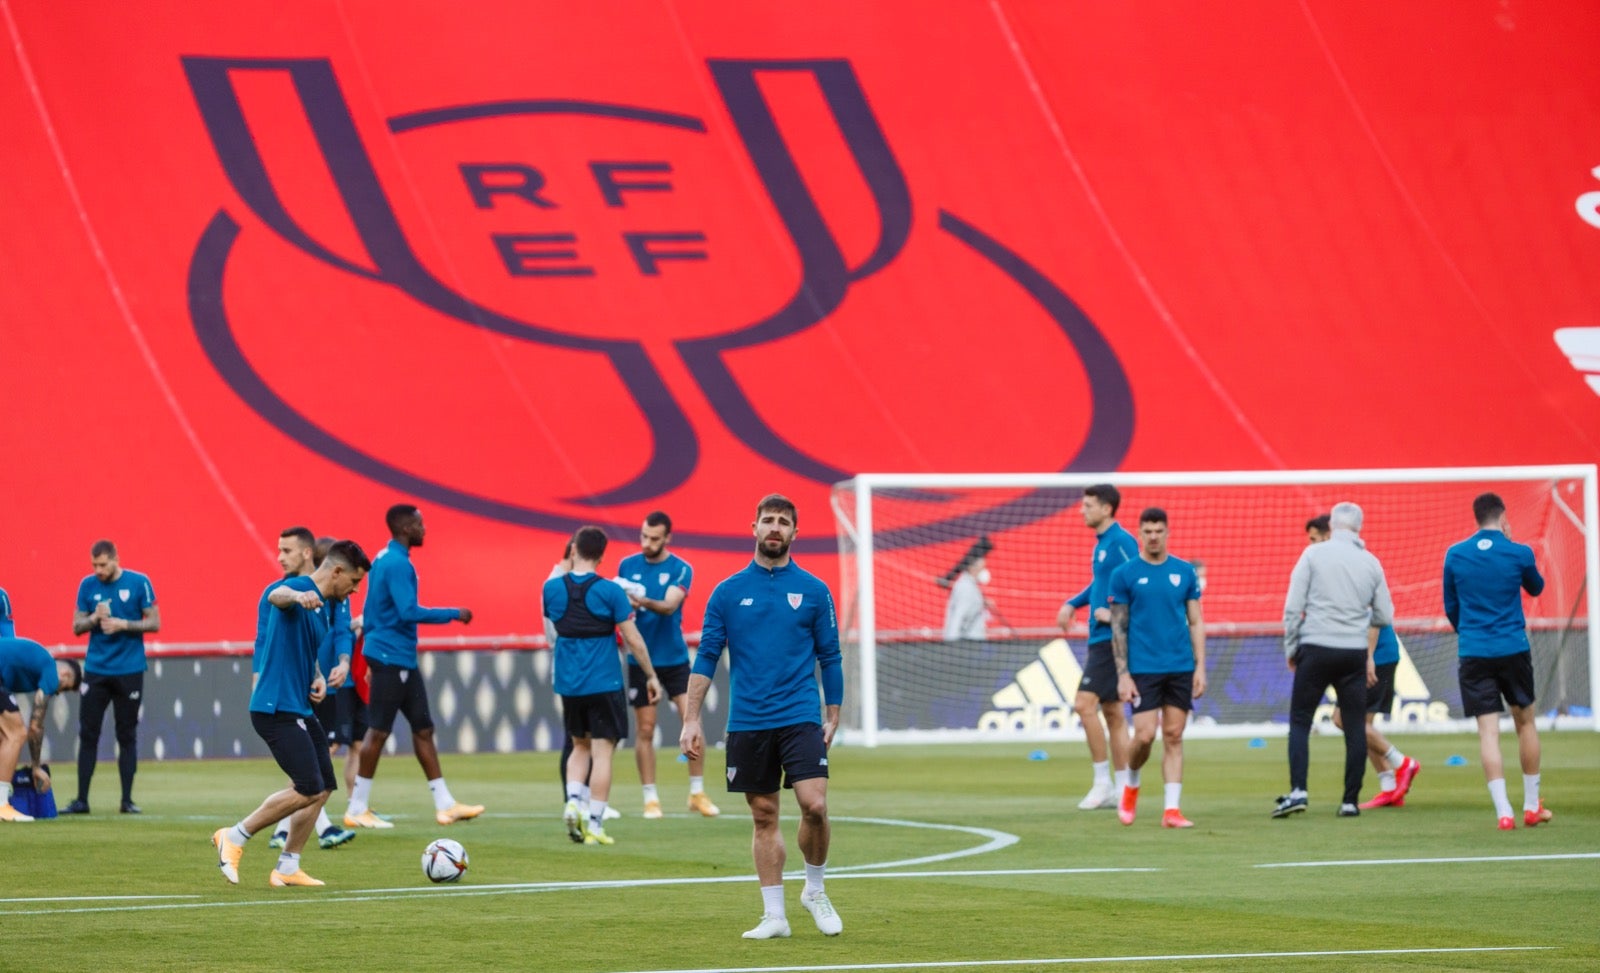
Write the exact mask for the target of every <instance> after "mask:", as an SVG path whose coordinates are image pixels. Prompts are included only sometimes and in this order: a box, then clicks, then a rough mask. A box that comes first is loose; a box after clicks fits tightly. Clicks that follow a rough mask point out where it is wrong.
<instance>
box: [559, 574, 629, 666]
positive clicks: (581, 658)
mask: <svg viewBox="0 0 1600 973" xmlns="http://www.w3.org/2000/svg"><path fill="white" fill-rule="evenodd" d="M569 578H570V579H571V580H572V583H573V584H575V585H581V584H583V582H584V581H585V580H587V579H589V578H594V583H592V584H590V585H589V590H588V591H587V592H585V593H584V596H583V604H584V606H585V607H586V608H588V610H589V614H590V615H592V616H593V617H594V618H595V619H596V620H597V621H601V622H606V621H609V622H610V623H611V626H612V631H611V632H610V633H609V634H607V635H597V636H591V637H587V638H583V637H569V636H565V635H561V636H557V638H556V655H555V665H556V678H555V690H556V695H558V696H592V695H594V694H596V693H610V692H616V691H617V690H620V689H621V688H622V666H621V664H620V663H619V662H618V660H617V636H616V626H617V625H619V624H621V623H622V622H625V621H627V620H628V619H629V618H631V617H633V605H631V604H630V603H629V602H628V596H627V594H625V593H624V592H623V590H622V586H621V585H619V584H617V583H616V582H615V581H612V580H610V579H609V578H595V575H594V572H593V571H585V572H583V573H582V574H576V573H574V574H565V575H562V576H561V577H557V578H551V579H550V580H549V581H546V582H545V583H544V615H545V617H546V618H548V619H550V621H552V622H556V623H559V622H560V621H561V619H562V616H564V615H566V613H567V579H569Z"/></svg>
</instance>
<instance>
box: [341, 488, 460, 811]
mask: <svg viewBox="0 0 1600 973" xmlns="http://www.w3.org/2000/svg"><path fill="white" fill-rule="evenodd" d="M384 522H385V524H387V525H388V527H389V534H390V536H391V538H392V539H391V540H390V541H389V543H388V545H387V546H385V547H384V549H383V550H381V551H379V552H378V556H377V558H376V559H375V560H374V563H373V566H372V583H371V584H370V585H368V586H367V605H366V612H365V615H366V641H365V643H364V644H363V648H362V651H363V652H364V653H365V655H366V657H367V662H368V665H369V666H370V668H369V669H368V675H369V678H370V679H371V683H372V690H371V697H372V698H371V700H370V702H369V703H368V704H367V715H368V717H369V720H368V725H367V734H366V736H365V737H363V738H362V740H361V768H360V770H358V771H357V772H356V786H355V787H354V788H353V789H352V790H351V793H350V806H349V807H347V808H346V809H345V812H344V826H345V827H347V828H392V827H394V825H393V824H392V823H390V822H389V821H387V820H385V819H384V818H382V817H381V816H379V815H378V814H376V813H374V812H373V811H372V809H371V808H370V807H369V806H368V803H367V802H368V801H369V800H370V799H371V797H372V778H373V777H374V776H375V775H376V774H377V772H378V758H379V757H381V756H382V755H383V744H384V741H386V740H388V739H389V734H390V732H391V731H393V730H394V718H395V714H396V713H401V714H404V715H405V718H406V723H407V724H408V725H410V727H411V749H412V751H413V752H414V753H415V754H416V756H417V763H419V764H421V765H422V774H423V776H424V777H426V778H427V779H428V790H430V791H432V792H433V807H434V815H433V817H434V820H435V821H438V822H439V823H440V824H453V823H455V822H456V821H464V820H466V819H468V818H475V817H477V816H478V815H480V814H482V813H483V805H481V804H462V803H460V802H458V801H457V800H456V799H455V797H454V796H453V795H452V794H451V793H450V788H449V787H448V786H447V785H446V784H445V782H444V772H443V771H442V770H440V769H439V750H438V747H436V746H435V745H434V742H433V714H432V713H431V712H430V711H429V709H428V689H427V687H426V686H424V685H423V684H422V673H421V672H419V671H418V670H417V625H419V624H426V625H444V624H446V623H449V622H454V621H459V622H461V624H463V625H468V624H471V622H472V609H470V608H423V607H422V606H421V605H419V604H417V569H416V568H414V567H412V566H411V549H412V548H414V547H421V546H422V541H423V538H424V537H426V536H427V528H426V527H424V526H423V524H422V511H420V510H418V509H417V508H416V507H413V506H412V505H411V504H409V503H397V504H395V505H394V506H392V507H390V508H389V511H388V513H386V514H385V515H384Z"/></svg>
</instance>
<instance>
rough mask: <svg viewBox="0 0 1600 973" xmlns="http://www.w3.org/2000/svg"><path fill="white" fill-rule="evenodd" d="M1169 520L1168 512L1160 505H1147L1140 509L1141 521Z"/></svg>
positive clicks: (1156, 522) (1155, 522)
mask: <svg viewBox="0 0 1600 973" xmlns="http://www.w3.org/2000/svg"><path fill="white" fill-rule="evenodd" d="M1166 522H1167V512H1166V511H1165V510H1162V509H1161V508H1160V507H1146V508H1144V509H1143V510H1141V511H1139V523H1141V524H1164V523H1166Z"/></svg>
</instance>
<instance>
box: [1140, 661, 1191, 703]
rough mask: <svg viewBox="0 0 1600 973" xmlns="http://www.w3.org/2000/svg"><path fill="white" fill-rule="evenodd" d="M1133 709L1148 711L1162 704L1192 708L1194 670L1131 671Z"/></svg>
mask: <svg viewBox="0 0 1600 973" xmlns="http://www.w3.org/2000/svg"><path fill="white" fill-rule="evenodd" d="M1133 692H1134V697H1133V711H1134V712H1135V713H1148V712H1150V711H1151V710H1153V709H1160V708H1161V707H1163V706H1176V707H1178V708H1179V709H1181V710H1183V711H1185V712H1188V711H1190V710H1193V709H1194V672H1193V670H1191V671H1189V672H1136V673H1133Z"/></svg>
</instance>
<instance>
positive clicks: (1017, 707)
mask: <svg viewBox="0 0 1600 973" xmlns="http://www.w3.org/2000/svg"><path fill="white" fill-rule="evenodd" d="M1082 679H1083V667H1082V666H1080V665H1078V660H1077V658H1076V657H1074V656H1073V654H1072V649H1071V648H1069V647H1068V646H1067V640H1066V639H1055V640H1053V641H1051V642H1049V643H1047V644H1046V645H1045V646H1044V647H1043V648H1041V649H1040V650H1039V658H1038V659H1035V660H1034V661H1033V662H1030V663H1028V664H1027V665H1025V666H1023V667H1022V668H1021V669H1019V670H1017V674H1016V676H1014V677H1013V681H1012V683H1011V684H1010V685H1009V686H1006V687H1005V688H1003V689H1001V690H1000V691H999V692H997V693H995V694H994V696H993V697H992V698H991V699H990V705H991V706H993V707H994V709H992V710H989V711H988V712H986V713H984V714H983V715H982V716H980V717H978V729H980V730H992V731H995V732H1000V733H1015V732H1018V731H1030V730H1065V729H1075V728H1077V727H1078V725H1079V723H1078V714H1077V713H1075V712H1073V709H1072V699H1073V697H1075V696H1077V694H1078V683H1079V682H1080V681H1081V680H1082Z"/></svg>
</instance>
